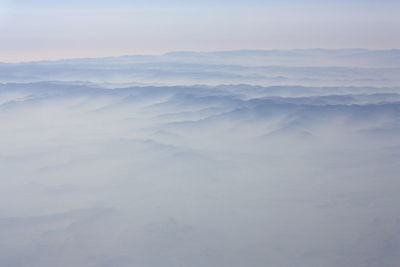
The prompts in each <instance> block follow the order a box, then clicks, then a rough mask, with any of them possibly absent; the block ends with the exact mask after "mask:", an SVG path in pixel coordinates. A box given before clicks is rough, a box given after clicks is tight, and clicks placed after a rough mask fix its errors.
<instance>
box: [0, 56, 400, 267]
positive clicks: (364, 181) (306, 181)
mask: <svg viewBox="0 0 400 267" xmlns="http://www.w3.org/2000/svg"><path fill="white" fill-rule="evenodd" d="M399 74H400V51H399V50H392V51H370V50H364V49H349V50H320V49H313V50H293V51H228V52H215V53H192V52H180V53H169V54H165V55H161V56H124V57H117V58H103V59H71V60H60V61H42V62H29V63H18V64H10V63H2V64H0V79H1V81H2V83H1V84H0V125H1V126H0V236H1V238H0V251H1V253H0V266H24V267H25V266H28V267H30V266H32V267H36V266H40V267H47V266H49V267H50V266H60V267H63V266H65V267H70V266H104V267H105V266H112V267H132V266H133V267H135V266H138V267H139V266H146V267H160V266H169V267H181V266H190V267H204V266H208V267H243V266H251V267H265V266H271V267H293V266H297V267H320V266H324V267H337V266H341V267H382V266H385V267H398V263H399V259H400V236H399V232H400V224H399V221H400V216H399V212H398V203H400V195H399V193H398V191H399V187H400V179H399V166H400V138H399V136H400V75H399Z"/></svg>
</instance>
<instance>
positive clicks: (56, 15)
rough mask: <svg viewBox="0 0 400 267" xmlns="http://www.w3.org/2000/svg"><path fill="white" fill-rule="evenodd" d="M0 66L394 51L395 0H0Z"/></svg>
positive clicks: (399, 22) (398, 20) (397, 38)
mask: <svg viewBox="0 0 400 267" xmlns="http://www.w3.org/2000/svg"><path fill="white" fill-rule="evenodd" d="M0 8H1V11H0V61H3V62H7V61H26V60H37V59H55V58H69V57H97V56H112V55H123V54H152V53H163V52H167V51H172V50H201V51H211V50H232V49H290V48H315V47H321V48H349V47H364V48H373V49H388V48H399V47H400V35H399V34H398V29H399V28H400V17H399V16H398V13H399V11H400V3H399V1H394V0H379V1H378V0H376V1H371V0H347V1H344V0H339V1H327V0H320V1H315V0H314V1H313V0H280V1H270V0H264V1H261V0H247V1H243V0H231V1H228V0H219V1H210V0H203V1H194V0H185V1H183V0H172V1H171V0H170V1H166V0H155V1H149V0H148V1H144V0H137V1H135V0H131V1H128V0H113V1H105V0H96V1H95V0H79V1H78V0H68V1H67V0H58V1H54V0H52V1H50V0H37V1H28V0H15V1H12V0H8V1H7V0H5V1H4V0H0Z"/></svg>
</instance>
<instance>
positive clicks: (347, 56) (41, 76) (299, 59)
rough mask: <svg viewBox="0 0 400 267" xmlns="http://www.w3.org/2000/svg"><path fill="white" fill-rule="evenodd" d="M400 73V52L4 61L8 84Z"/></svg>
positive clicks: (0, 67) (344, 81)
mask: <svg viewBox="0 0 400 267" xmlns="http://www.w3.org/2000/svg"><path fill="white" fill-rule="evenodd" d="M399 77H400V50H381V51H371V50H366V49H344V50H324V49H311V50H276V51H257V50H243V51H225V52H209V53H201V52H172V53H167V54H164V55H159V56H122V57H109V58H99V59H70V60H60V61H40V62H27V63H20V64H0V81H2V82H8V81H18V82H36V81H43V80H57V81H87V82H95V83H126V84H131V85H192V84H206V85H218V84H232V83H234V84H237V83H245V84H252V85H263V86H270V85H310V86H333V85H335V86H340V85H352V86H395V85H398V84H399V82H400V78H399Z"/></svg>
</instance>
